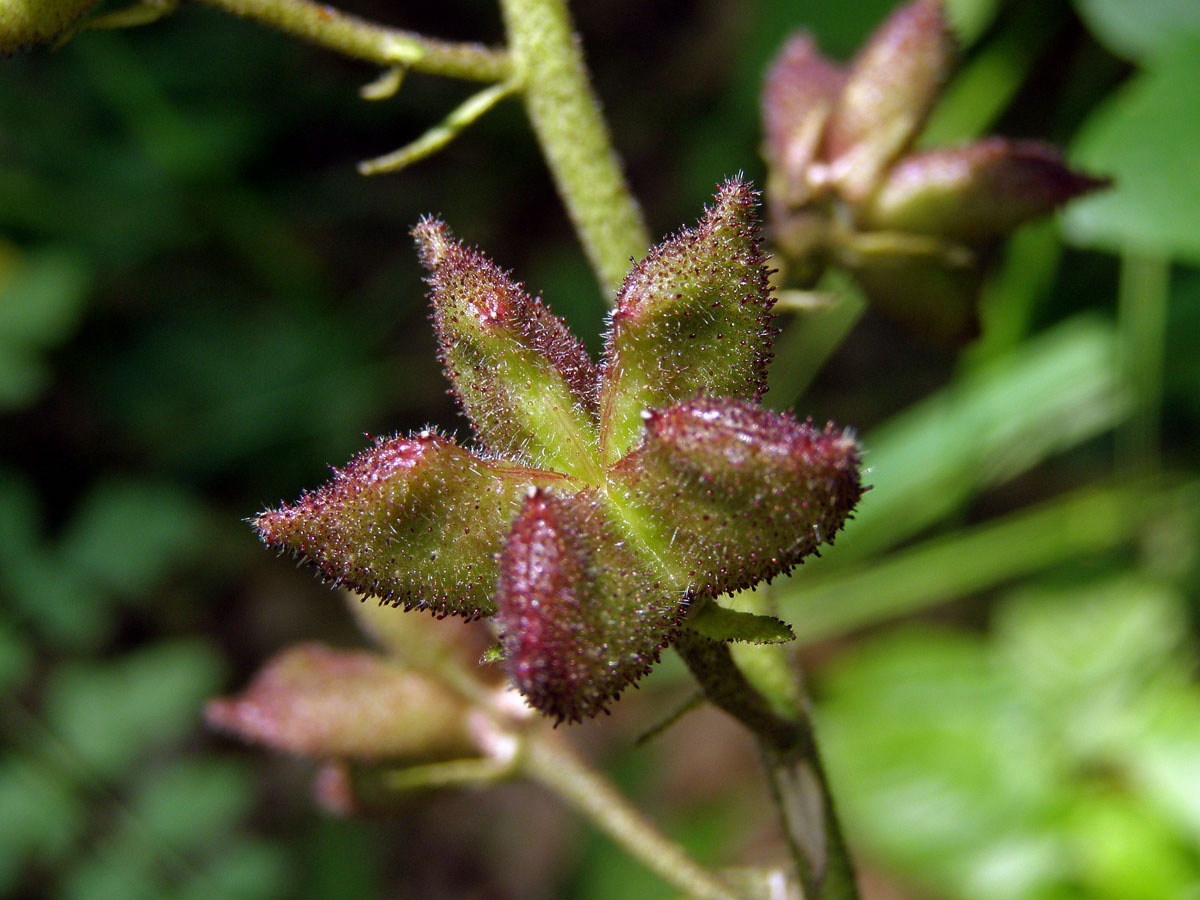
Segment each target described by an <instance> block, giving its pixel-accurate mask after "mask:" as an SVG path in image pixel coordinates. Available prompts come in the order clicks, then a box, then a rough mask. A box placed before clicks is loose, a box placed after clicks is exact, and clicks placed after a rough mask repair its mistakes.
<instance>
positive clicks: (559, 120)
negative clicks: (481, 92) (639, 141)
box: [500, 0, 650, 294]
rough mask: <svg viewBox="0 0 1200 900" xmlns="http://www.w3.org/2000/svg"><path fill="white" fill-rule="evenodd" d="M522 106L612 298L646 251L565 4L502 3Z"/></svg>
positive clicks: (539, 0) (556, 0) (536, 0)
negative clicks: (521, 93) (522, 99)
mask: <svg viewBox="0 0 1200 900" xmlns="http://www.w3.org/2000/svg"><path fill="white" fill-rule="evenodd" d="M500 8H501V11H502V12H503V14H504V23H505V27H506V28H507V31H508V44H509V50H510V52H511V53H512V57H513V65H514V67H515V68H516V70H517V77H518V78H520V79H521V82H522V84H523V87H524V95H523V96H524V100H525V109H526V112H527V113H528V115H529V120H530V122H531V123H532V125H533V130H534V132H535V133H536V134H537V138H538V142H539V143H540V144H541V147H542V153H543V154H544V155H545V157H546V163H547V165H548V166H549V167H550V172H551V174H552V175H553V176H554V182H555V185H556V186H557V188H558V193H559V196H560V197H561V198H562V201H563V204H564V205H565V206H566V208H567V213H568V215H569V216H570V217H571V222H572V224H573V225H574V226H575V230H576V232H577V233H578V234H579V237H580V240H581V241H582V242H583V246H584V250H585V251H586V253H587V256H588V260H589V261H590V262H591V264H592V268H593V269H594V270H595V272H596V275H597V277H598V278H599V279H600V283H601V284H602V285H603V286H604V287H605V288H606V290H608V291H609V292H611V293H613V294H615V292H616V290H617V288H618V287H620V285H621V282H622V281H623V280H624V278H625V274H626V273H627V272H628V271H629V266H630V260H631V259H636V258H638V257H641V256H642V254H644V253H645V252H646V250H647V248H648V247H649V246H650V235H649V232H648V231H647V229H646V225H645V223H644V221H643V220H642V214H641V210H640V209H639V208H638V205H637V203H636V202H635V201H634V199H633V195H632V194H631V193H630V191H629V186H628V184H627V183H626V181H625V175H624V172H623V171H622V169H621V163H620V160H619V159H618V157H617V154H616V152H615V150H614V149H613V146H612V141H611V140H610V138H609V134H608V127H607V125H606V124H605V122H604V118H603V116H602V115H601V113H600V104H599V101H598V100H597V98H596V95H595V93H594V92H593V90H592V86H591V82H590V81H589V79H588V74H587V69H586V67H585V66H584V63H583V52H582V51H581V50H580V46H579V40H578V38H577V37H576V35H575V33H574V31H573V30H572V27H571V20H570V15H569V14H568V12H567V7H566V3H565V2H564V0H500Z"/></svg>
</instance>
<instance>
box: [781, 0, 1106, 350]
mask: <svg viewBox="0 0 1200 900" xmlns="http://www.w3.org/2000/svg"><path fill="white" fill-rule="evenodd" d="M952 57H953V42H952V40H951V38H950V33H949V29H948V28H947V24H946V17H945V12H944V10H943V8H942V3H941V2H940V0H913V2H910V3H907V4H904V5H902V6H900V7H898V8H897V9H896V10H895V11H894V12H893V13H892V15H891V16H890V17H889V18H888V19H887V21H885V22H884V23H883V24H882V25H881V26H880V27H879V28H878V29H877V30H876V31H875V33H874V35H872V36H871V38H870V39H869V40H868V42H867V44H866V46H865V47H864V48H863V49H862V51H861V52H860V53H859V54H858V55H857V56H856V57H855V59H854V61H853V63H852V64H851V65H850V67H848V68H846V69H843V68H842V67H840V66H837V65H835V64H834V63H831V62H829V61H827V60H825V59H823V58H822V57H821V56H820V54H819V53H817V51H816V49H815V47H814V46H813V42H812V39H811V38H809V37H808V36H807V35H799V36H795V37H793V38H791V39H790V40H789V41H788V42H787V43H786V44H785V45H784V48H783V50H782V51H781V52H780V54H779V56H778V58H777V59H776V61H775V63H774V64H773V65H772V66H771V69H770V71H769V72H768V73H767V78H766V83H765V85H764V87H763V128H764V131H765V134H766V142H765V145H764V155H765V157H766V161H767V166H768V170H769V172H770V177H769V179H768V182H767V188H768V190H767V204H768V208H769V211H770V221H771V238H772V239H773V241H774V243H775V246H776V248H777V249H778V251H779V255H780V256H781V257H782V261H783V262H784V263H785V264H786V267H787V269H788V274H789V275H790V276H791V278H792V282H793V283H794V284H796V285H798V286H800V287H805V288H807V287H811V286H812V284H814V283H815V282H816V280H817V278H818V277H819V276H820V275H821V273H822V271H823V270H824V269H825V267H826V266H828V265H837V266H839V267H841V268H843V269H846V270H848V271H849V272H850V273H851V274H852V275H853V276H854V278H855V280H856V281H857V282H858V283H859V285H860V286H861V287H862V288H863V290H864V291H865V292H866V294H867V296H868V297H869V298H870V299H871V300H872V301H873V302H874V304H875V305H876V306H877V307H878V308H880V309H881V310H883V311H884V312H885V313H887V314H888V315H890V316H891V317H892V318H894V319H896V320H897V321H899V322H901V323H903V324H905V325H907V326H909V327H910V328H912V329H913V330H914V331H916V332H918V333H920V334H921V335H922V336H924V337H927V338H930V339H932V340H934V341H935V342H938V343H950V344H953V343H958V342H961V341H963V340H966V339H968V338H970V337H972V336H974V334H975V332H976V330H977V327H978V325H977V321H976V312H975V306H976V301H977V299H978V295H979V292H980V289H981V287H982V285H983V280H984V274H985V271H984V261H985V260H986V259H987V258H988V257H989V256H990V254H989V253H988V251H989V250H990V249H991V247H992V245H994V244H995V243H996V242H998V241H1000V240H1002V239H1003V238H1005V237H1006V236H1007V235H1008V234H1009V233H1011V232H1012V231H1013V230H1014V229H1016V228H1017V227H1018V226H1019V225H1021V224H1022V223H1024V222H1026V221H1029V220H1030V219H1035V218H1038V217H1040V216H1044V215H1047V214H1049V213H1051V212H1053V211H1054V210H1055V209H1056V208H1057V207H1059V206H1061V205H1062V204H1063V203H1066V202H1067V201H1068V200H1071V199H1072V198H1074V197H1077V196H1079V195H1080V194H1084V193H1087V192H1088V191H1093V190H1096V189H1097V188H1100V187H1103V186H1105V185H1106V184H1107V181H1105V180H1103V179H1098V178H1093V177H1091V176H1088V175H1084V174H1080V173H1078V172H1073V171H1071V170H1070V169H1069V168H1067V166H1066V164H1065V163H1064V162H1063V160H1062V157H1061V156H1060V155H1059V154H1058V153H1057V151H1055V150H1054V149H1053V148H1050V147H1048V146H1046V145H1044V144H1040V143H1037V142H1035V141H1012V140H1005V139H1002V138H985V139H983V140H981V141H977V142H976V143H973V144H968V145H966V146H963V147H955V148H949V149H944V150H930V151H922V152H919V153H910V152H909V151H910V150H911V147H912V145H913V142H914V141H915V140H916V138H917V136H918V135H919V134H920V132H921V129H922V128H923V127H924V126H925V120H926V118H927V117H928V115H929V111H930V109H931V108H932V106H933V104H934V102H935V100H936V99H937V96H938V93H939V91H940V90H941V88H942V85H943V83H944V81H945V79H946V76H947V73H948V71H949V67H950V63H951V59H952ZM905 154H908V155H905ZM781 268H782V267H781Z"/></svg>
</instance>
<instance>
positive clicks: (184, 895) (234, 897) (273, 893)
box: [172, 835, 298, 900]
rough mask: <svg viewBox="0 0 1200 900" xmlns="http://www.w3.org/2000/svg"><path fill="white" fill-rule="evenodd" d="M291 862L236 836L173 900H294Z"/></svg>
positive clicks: (276, 851)
mask: <svg viewBox="0 0 1200 900" xmlns="http://www.w3.org/2000/svg"><path fill="white" fill-rule="evenodd" d="M294 868H295V863H294V861H292V860H290V859H289V858H288V857H287V855H286V854H285V853H284V852H283V851H282V850H281V849H280V848H279V847H277V846H275V845H273V844H268V843H266V842H265V841H262V840H257V839H255V838H253V837H250V836H248V835H238V836H237V839H236V841H233V842H230V844H229V846H227V847H225V848H224V849H223V850H221V852H219V853H214V854H213V855H212V856H211V857H210V858H209V859H208V860H207V861H206V863H205V865H203V866H202V867H200V868H199V869H198V870H196V871H195V872H194V874H193V875H192V877H191V878H189V879H188V881H187V882H186V883H185V884H184V885H183V886H182V888H181V889H180V890H179V891H178V893H176V894H175V895H174V896H173V897H172V900H271V898H280V897H294V896H297V894H296V893H295V891H296V890H298V885H296V884H295V876H294V874H293V870H294Z"/></svg>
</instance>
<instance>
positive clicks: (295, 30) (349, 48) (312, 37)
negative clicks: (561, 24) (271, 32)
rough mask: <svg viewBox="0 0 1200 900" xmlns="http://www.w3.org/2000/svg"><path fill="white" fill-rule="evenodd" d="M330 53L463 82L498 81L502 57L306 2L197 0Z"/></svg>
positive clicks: (505, 61) (506, 62) (504, 64)
mask: <svg viewBox="0 0 1200 900" xmlns="http://www.w3.org/2000/svg"><path fill="white" fill-rule="evenodd" d="M200 2H202V3H207V4H208V5H209V6H215V7H216V8H217V9H221V10H224V11H225V12H228V13H233V14H234V15H236V16H243V17H245V18H247V19H253V20H255V21H256V22H261V23H262V24H263V25H268V26H270V27H271V28H275V29H278V30H279V31H283V32H286V33H287V34H291V35H294V36H295V37H299V38H302V39H304V40H306V41H311V42H312V43H314V44H319V45H321V46H322V47H326V48H328V49H330V50H335V51H337V52H339V53H344V54H345V55H347V56H352V57H355V58H356V59H362V60H366V61H367V62H372V63H376V64H378V65H381V66H404V67H406V68H411V69H415V70H417V71H419V72H428V73H429V74H431V75H444V76H447V77H450V78H462V79H465V80H468V81H504V80H506V79H507V78H508V77H509V74H510V73H511V71H512V66H511V61H510V59H509V55H508V53H506V52H505V51H504V50H498V49H496V48H493V47H484V46H483V45H481V44H458V43H452V42H449V41H439V40H434V39H433V38H428V37H424V36H423V35H419V34H414V33H413V32H411V31H401V30H399V29H396V28H387V27H385V26H383V25H378V24H375V23H373V22H366V21H363V20H362V19H359V18H357V17H355V16H351V15H347V14H346V13H343V12H339V11H338V10H336V9H334V8H333V7H331V6H326V5H324V4H322V3H312V2H310V0H200Z"/></svg>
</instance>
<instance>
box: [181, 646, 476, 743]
mask: <svg viewBox="0 0 1200 900" xmlns="http://www.w3.org/2000/svg"><path fill="white" fill-rule="evenodd" d="M464 713H465V710H464V708H463V704H462V702H461V701H459V700H458V699H457V698H456V697H455V696H454V695H453V694H451V693H449V692H448V691H446V690H445V689H444V688H442V687H440V686H439V685H437V684H435V683H434V682H432V681H430V680H429V679H427V678H425V677H423V676H421V675H417V674H415V673H413V672H407V671H404V670H402V669H399V668H397V667H396V666H395V665H393V664H391V663H389V662H387V661H386V660H385V659H383V658H382V657H379V656H376V655H375V654H373V653H367V652H364V651H361V650H333V649H330V648H329V647H325V646H322V645H321V644H300V645H298V646H295V647H291V648H289V649H287V650H285V651H283V652H282V653H280V654H279V655H278V656H276V657H275V658H274V659H272V660H271V661H270V662H268V663H267V664H266V665H265V666H264V667H263V668H262V669H261V670H260V671H259V673H258V674H257V675H256V676H255V677H254V680H253V682H251V684H250V686H249V688H247V689H246V691H245V692H244V693H242V694H241V695H239V696H237V697H229V698H221V699H216V700H210V701H209V703H208V706H207V708H206V709H205V717H206V718H207V719H208V722H209V724H211V725H213V726H215V727H217V728H221V729H223V730H225V731H231V732H233V733H235V734H237V735H238V736H239V737H241V738H243V739H244V740H247V741H253V742H255V743H259V744H267V745H269V746H271V747H274V748H276V749H278V750H286V751H289V752H291V753H299V754H303V755H305V756H318V757H347V756H352V757H357V758H360V759H382V758H397V757H417V758H420V757H423V756H428V755H431V754H438V755H444V754H446V753H453V752H467V751H468V750H469V747H470V743H469V741H468V738H467V735H466V731H465V727H464Z"/></svg>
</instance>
